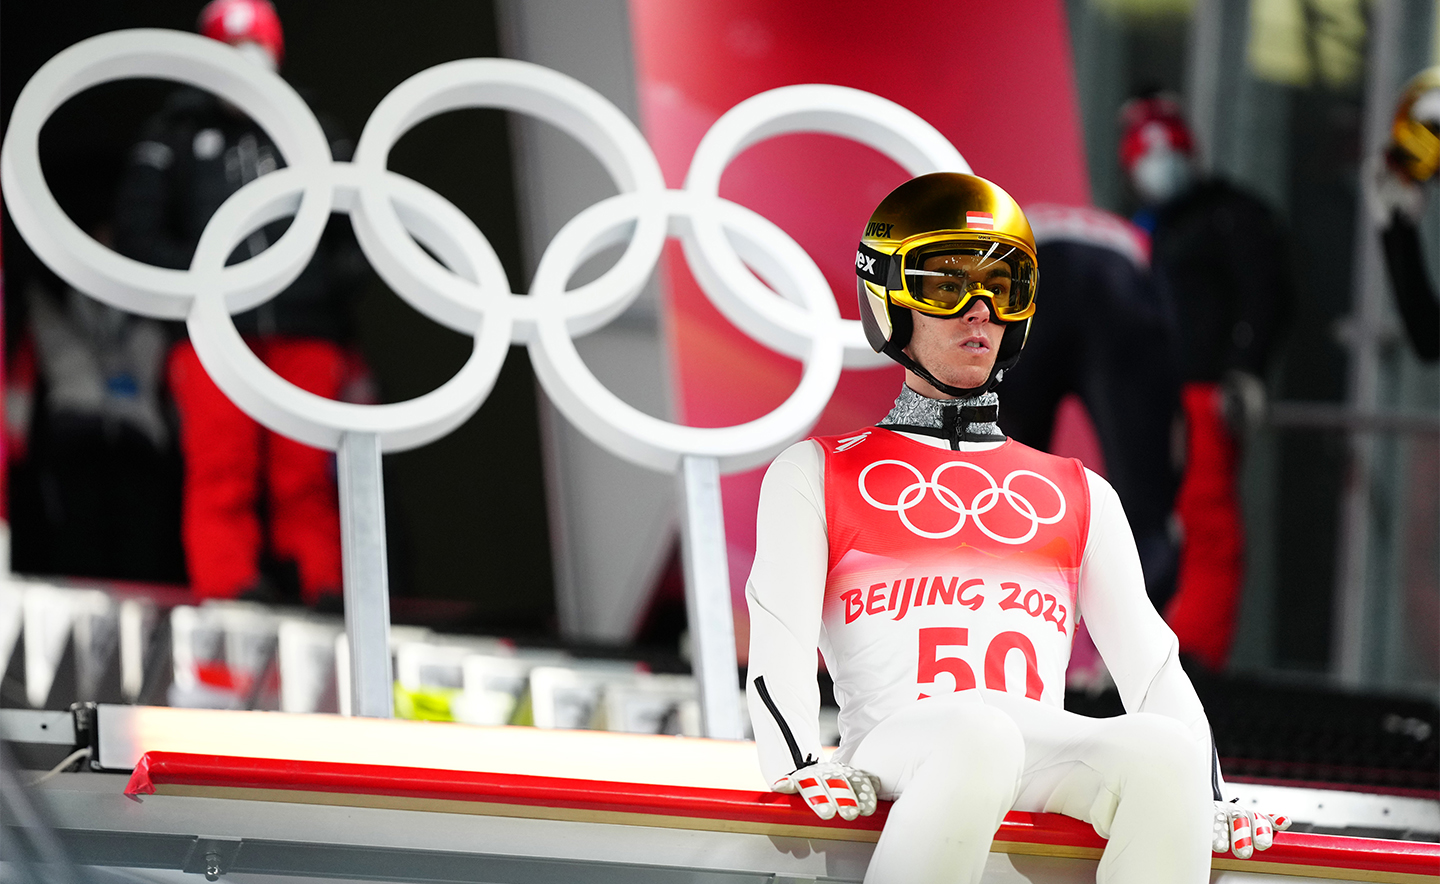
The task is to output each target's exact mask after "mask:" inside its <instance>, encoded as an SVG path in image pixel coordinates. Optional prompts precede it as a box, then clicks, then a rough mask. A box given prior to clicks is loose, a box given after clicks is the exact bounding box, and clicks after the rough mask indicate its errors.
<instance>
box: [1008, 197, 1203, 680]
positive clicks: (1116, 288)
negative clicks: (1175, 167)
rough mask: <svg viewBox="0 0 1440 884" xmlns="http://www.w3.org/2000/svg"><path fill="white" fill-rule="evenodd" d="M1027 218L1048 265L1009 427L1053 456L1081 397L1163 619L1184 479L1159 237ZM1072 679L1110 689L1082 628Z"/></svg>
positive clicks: (1106, 217) (1081, 214)
mask: <svg viewBox="0 0 1440 884" xmlns="http://www.w3.org/2000/svg"><path fill="white" fill-rule="evenodd" d="M1025 215H1026V217H1027V218H1028V219H1029V220H1030V227H1031V229H1032V230H1033V231H1034V234H1035V245H1036V257H1037V259H1038V261H1039V263H1040V264H1042V265H1043V266H1044V267H1045V303H1046V307H1045V313H1044V315H1043V316H1041V317H1037V319H1036V321H1035V322H1034V323H1033V328H1032V330H1031V332H1030V338H1029V340H1028V341H1027V342H1026V345H1025V359H1024V360H1022V361H1020V362H1019V363H1017V364H1016V365H1015V367H1014V368H1012V369H1011V370H1010V371H1008V372H1007V373H1006V375H1005V389H1006V395H1005V397H1004V399H1003V400H1002V402H1001V405H1000V426H1001V427H1003V428H1004V430H1005V433H1006V434H1007V435H1008V436H1010V437H1011V438H1012V439H1015V440H1016V441H1018V442H1022V443H1024V444H1026V445H1029V446H1030V447H1032V448H1037V449H1039V450H1041V451H1051V450H1052V447H1051V446H1052V442H1053V441H1054V439H1053V436H1054V432H1055V425H1056V414H1057V408H1058V407H1059V405H1060V402H1061V400H1062V399H1063V398H1064V397H1065V396H1067V395H1071V394H1074V395H1076V396H1078V397H1079V399H1080V401H1081V402H1083V403H1084V405H1085V410H1086V412H1088V414H1089V415H1090V418H1091V421H1092V422H1093V423H1094V426H1095V435H1096V437H1097V439H1098V441H1099V443H1100V449H1101V453H1102V455H1103V457H1104V471H1103V472H1104V475H1105V478H1106V479H1107V480H1108V481H1109V482H1110V484H1111V485H1112V486H1113V487H1114V489H1115V492H1116V494H1118V495H1119V497H1120V503H1121V505H1122V506H1123V507H1124V510H1125V515H1126V518H1127V520H1128V521H1129V523H1130V530H1131V532H1132V533H1133V534H1134V535H1135V546H1136V548H1137V549H1138V550H1139V553H1140V565H1141V568H1142V569H1143V571H1144V575H1145V590H1146V592H1147V594H1148V595H1149V596H1150V601H1151V602H1152V603H1153V604H1154V605H1155V607H1156V609H1157V610H1164V608H1165V604H1166V602H1168V601H1169V600H1170V597H1171V595H1172V594H1173V593H1174V591H1175V573H1176V567H1177V562H1178V558H1179V549H1178V545H1177V543H1176V537H1175V532H1174V531H1173V530H1172V524H1171V513H1172V511H1173V510H1174V506H1175V492H1176V489H1177V487H1178V486H1179V482H1180V470H1179V463H1178V459H1179V454H1178V451H1177V445H1176V444H1175V443H1176V434H1177V432H1179V428H1180V426H1181V422H1180V418H1179V409H1180V371H1179V364H1178V344H1177V341H1176V330H1175V324H1174V311H1173V310H1172V309H1171V308H1170V307H1169V305H1168V304H1166V303H1165V302H1164V301H1163V299H1162V297H1161V294H1160V292H1159V291H1158V290H1157V288H1156V286H1155V284H1154V281H1153V280H1152V278H1151V275H1150V237H1149V235H1148V234H1146V233H1145V231H1143V230H1141V229H1140V228H1138V227H1136V226H1135V225H1134V224H1131V223H1130V222H1128V221H1126V220H1125V219H1123V218H1121V217H1119V216H1118V215H1114V214H1111V213H1110V212H1105V211H1102V210H1100V209H1094V208H1079V207H1072V206H1056V205H1035V206H1030V207H1028V208H1026V210H1025ZM1067 679H1068V682H1069V684H1070V686H1071V687H1075V688H1089V689H1099V688H1102V687H1106V686H1108V685H1109V680H1108V677H1106V676H1105V675H1104V671H1103V664H1102V663H1101V661H1100V656H1099V652H1098V651H1096V650H1095V646H1094V643H1093V642H1092V641H1091V640H1090V636H1089V633H1088V631H1087V630H1086V629H1085V627H1084V624H1083V623H1082V624H1081V625H1080V626H1079V627H1078V628H1077V632H1076V637H1075V647H1074V649H1073V650H1072V653H1071V663H1070V670H1069V674H1068V676H1067Z"/></svg>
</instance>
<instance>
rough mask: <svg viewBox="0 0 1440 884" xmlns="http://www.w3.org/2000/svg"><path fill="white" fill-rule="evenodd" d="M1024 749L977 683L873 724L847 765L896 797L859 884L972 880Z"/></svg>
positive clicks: (1013, 788) (1006, 805) (963, 883)
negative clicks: (984, 698)
mask: <svg viewBox="0 0 1440 884" xmlns="http://www.w3.org/2000/svg"><path fill="white" fill-rule="evenodd" d="M1024 756H1025V747H1024V741H1023V739H1022V738H1021V735H1020V731H1019V729H1018V728H1017V727H1016V726H1015V724H1014V722H1013V721H1011V719H1010V718H1009V717H1008V716H1007V715H1005V714H1004V713H1003V712H1000V711H999V710H997V709H994V708H992V707H990V706H987V705H986V704H985V703H984V702H983V701H982V700H981V698H980V697H979V692H977V691H967V692H965V693H961V694H952V695H950V696H946V697H935V698H932V699H929V700H926V701H924V702H921V703H916V704H915V705H914V706H911V707H909V708H907V709H904V710H902V711H900V712H897V713H896V714H895V715H892V716H891V717H889V718H887V719H886V720H885V721H883V722H881V723H880V724H879V725H877V726H876V727H875V729H874V730H873V731H871V732H870V733H869V734H868V735H867V736H866V737H865V740H864V741H863V742H862V743H861V744H860V746H859V747H858V748H857V749H856V751H855V755H854V758H853V759H852V760H851V762H850V763H851V764H852V765H854V766H855V767H857V768H860V769H861V770H865V771H869V772H870V773H873V774H875V775H877V776H879V777H880V794H881V795H882V796H883V797H887V798H890V797H895V796H898V797H897V798H896V800H895V804H894V806H893V807H891V809H890V817H889V820H888V821H887V822H886V824H885V831H884V832H882V833H881V835H880V843H879V844H877V845H876V846H875V854H874V857H873V858H872V859H871V861H870V868H869V869H868V871H867V872H866V873H865V882H866V884H931V882H934V884H942V882H943V884H952V882H953V884H978V882H979V881H980V877H981V875H982V874H984V870H985V861H986V858H987V857H988V856H989V854H990V842H991V841H992V840H993V839H994V837H995V830H996V829H997V828H999V826H1000V821H1001V820H1002V819H1004V818H1005V813H1006V812H1007V811H1009V809H1010V807H1011V805H1012V804H1013V803H1014V801H1015V796H1016V794H1017V791H1018V788H1019V784H1020V772H1021V768H1022V765H1023V762H1024Z"/></svg>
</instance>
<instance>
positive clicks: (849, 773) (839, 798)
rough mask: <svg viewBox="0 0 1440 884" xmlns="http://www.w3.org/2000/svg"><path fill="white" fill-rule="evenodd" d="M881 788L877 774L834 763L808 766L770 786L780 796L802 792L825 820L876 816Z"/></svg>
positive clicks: (809, 803) (811, 807)
mask: <svg viewBox="0 0 1440 884" xmlns="http://www.w3.org/2000/svg"><path fill="white" fill-rule="evenodd" d="M879 786H880V779H879V777H876V776H875V775H874V774H868V773H866V772H865V771H863V770H856V769H855V768H853V767H851V766H850V765H848V764H840V763H838V762H833V761H822V762H817V763H815V764H807V765H806V766H805V767H802V768H799V769H797V770H796V771H794V772H793V773H788V774H786V775H785V776H783V777H781V778H780V779H778V780H776V781H775V782H774V783H771V784H770V788H771V789H773V790H775V791H776V792H784V793H785V794H787V795H793V794H795V793H796V792H799V793H800V797H802V798H804V799H805V803H806V804H807V805H809V807H810V809H811V810H813V811H815V815H816V816H818V817H820V819H822V820H828V819H830V818H831V817H833V816H835V814H836V812H837V811H838V812H839V814H840V818H841V819H843V820H853V819H855V818H856V817H859V816H869V815H870V814H872V813H874V812H875V790H876V789H877V788H879Z"/></svg>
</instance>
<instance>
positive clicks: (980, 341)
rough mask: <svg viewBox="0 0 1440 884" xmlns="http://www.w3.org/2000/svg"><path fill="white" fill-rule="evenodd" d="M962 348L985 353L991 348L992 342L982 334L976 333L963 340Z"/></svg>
mask: <svg viewBox="0 0 1440 884" xmlns="http://www.w3.org/2000/svg"><path fill="white" fill-rule="evenodd" d="M960 349H962V350H966V351H968V352H971V353H984V352H985V351H986V350H989V349H990V342H989V341H988V340H986V339H985V338H984V337H982V336H980V335H975V336H974V337H970V338H966V339H965V340H963V341H961V342H960Z"/></svg>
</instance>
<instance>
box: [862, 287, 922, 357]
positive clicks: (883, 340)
mask: <svg viewBox="0 0 1440 884" xmlns="http://www.w3.org/2000/svg"><path fill="white" fill-rule="evenodd" d="M855 288H856V295H857V297H858V298H859V299H860V325H861V326H862V327H863V328H864V329H865V340H866V341H867V342H868V343H869V344H870V349H872V350H874V351H875V352H876V353H884V352H885V349H886V347H887V346H888V345H889V344H890V343H892V342H893V340H894V337H895V334H896V332H897V331H898V329H897V328H896V326H895V322H894V319H895V315H896V311H893V310H892V309H891V306H890V299H889V298H888V297H886V295H885V291H884V290H883V289H881V288H880V287H879V286H877V285H875V284H874V283H869V282H866V281H865V280H863V279H860V280H857V281H856V285H855ZM899 312H903V313H905V314H906V320H907V322H908V320H909V313H910V311H909V310H905V311H899ZM909 340H910V330H909V327H908V325H907V327H906V330H905V342H906V343H908V342H909ZM900 346H902V347H903V346H905V344H904V343H902V344H901V345H900Z"/></svg>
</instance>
